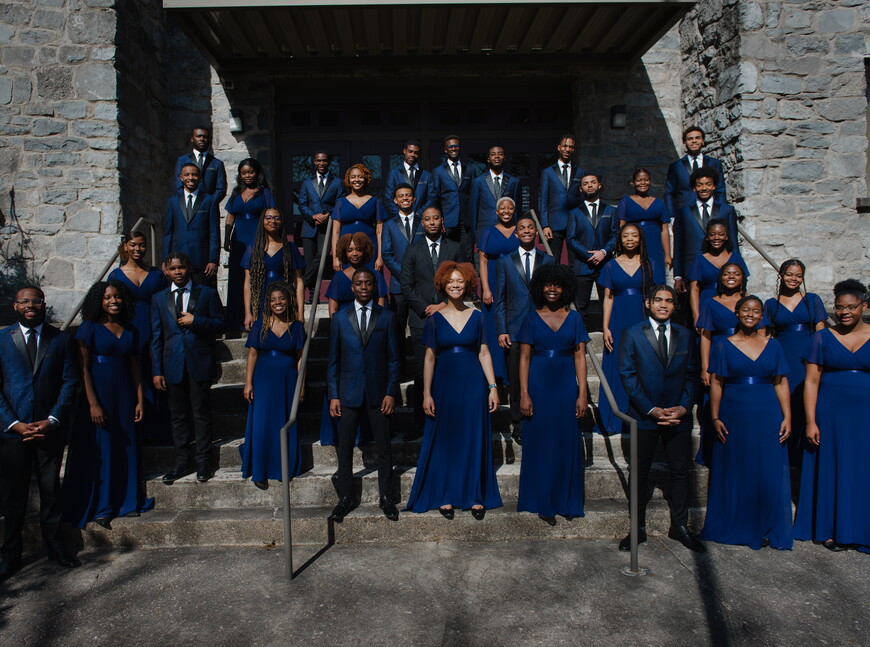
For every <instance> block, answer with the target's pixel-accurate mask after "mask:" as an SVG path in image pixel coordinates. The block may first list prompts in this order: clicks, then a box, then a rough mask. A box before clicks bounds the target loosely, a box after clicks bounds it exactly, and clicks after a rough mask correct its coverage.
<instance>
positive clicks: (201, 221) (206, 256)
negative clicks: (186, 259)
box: [163, 190, 221, 271]
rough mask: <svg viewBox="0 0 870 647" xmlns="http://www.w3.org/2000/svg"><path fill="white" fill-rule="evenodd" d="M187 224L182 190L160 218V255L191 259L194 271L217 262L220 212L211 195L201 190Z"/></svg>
mask: <svg viewBox="0 0 870 647" xmlns="http://www.w3.org/2000/svg"><path fill="white" fill-rule="evenodd" d="M193 209H194V214H193V217H192V218H191V219H190V221H188V220H187V217H186V216H185V211H187V206H186V205H185V203H184V191H179V192H178V193H176V194H175V195H174V196H172V197H171V198H169V199H168V200H167V201H166V212H165V214H164V216H163V255H164V256H166V254H168V253H169V252H174V251H179V252H184V253H185V254H187V255H188V256H190V261H191V263H193V268H194V269H195V270H200V271H201V270H204V269H205V266H206V265H208V264H209V263H217V262H219V261H220V254H221V235H220V221H221V218H220V210H219V209H218V200H216V199H215V198H214V196H212V195H209V194H208V193H206V192H204V191H202V190H200V191H199V193H197V194H196V200H195V201H194V203H193Z"/></svg>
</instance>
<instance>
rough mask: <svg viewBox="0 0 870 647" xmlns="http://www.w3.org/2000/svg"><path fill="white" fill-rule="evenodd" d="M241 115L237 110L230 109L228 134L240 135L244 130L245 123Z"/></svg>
mask: <svg viewBox="0 0 870 647" xmlns="http://www.w3.org/2000/svg"><path fill="white" fill-rule="evenodd" d="M242 116H243V113H242V111H241V110H239V109H238V108H230V132H231V133H240V132H243V131H244V130H245V122H244V119H242Z"/></svg>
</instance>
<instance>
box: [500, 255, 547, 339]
mask: <svg viewBox="0 0 870 647" xmlns="http://www.w3.org/2000/svg"><path fill="white" fill-rule="evenodd" d="M523 251H524V250H522V249H520V250H517V251H515V252H514V253H513V254H507V255H505V256H502V257H501V258H500V259H498V261H497V264H496V267H495V274H496V277H497V278H496V285H498V290H497V291H496V294H495V296H494V303H493V305H494V311H495V330H496V334H499V335H505V334H507V335H510V337H511V340H512V341H513V340H515V339H516V338H517V336H518V335H519V332H520V326H522V325H523V320H524V319H525V318H526V315H528V314H529V312H530V310H531V308H532V298H531V296H530V294H529V282H528V279H527V278H526V269H525V266H524V265H523V259H524V257H523V256H522V252H523ZM534 259H535V260H534V266H533V267H532V273H534V271H535V269H537V268H538V267H540V266H541V265H548V264H550V263H555V262H556V260H555V259H554V258H553V257H552V256H550V255H548V254H545V253H544V252H542V251H541V250H539V249H536V250H535V256H534Z"/></svg>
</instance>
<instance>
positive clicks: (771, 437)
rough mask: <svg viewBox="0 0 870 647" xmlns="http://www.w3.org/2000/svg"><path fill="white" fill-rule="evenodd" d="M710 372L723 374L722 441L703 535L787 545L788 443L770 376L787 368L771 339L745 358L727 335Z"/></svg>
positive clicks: (712, 475)
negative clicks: (754, 356) (782, 434)
mask: <svg viewBox="0 0 870 647" xmlns="http://www.w3.org/2000/svg"><path fill="white" fill-rule="evenodd" d="M711 357H712V359H711V361H710V366H709V371H710V372H711V373H715V374H716V375H717V376H719V377H721V378H723V379H724V381H725V385H724V387H723V392H722V402H721V404H720V406H719V419H720V420H721V421H722V423H723V424H724V425H725V428H726V429H727V430H728V435H727V436H726V438H725V442H724V443H722V442H719V441H718V440H716V441H715V442H714V443H713V464H714V465H715V466H716V469H714V470H712V471H711V473H710V488H709V492H708V495H707V518H706V520H705V522H704V530H703V531H702V532H701V536H702V537H703V538H704V539H707V540H709V541H715V542H718V543H720V544H736V545H742V546H749V547H750V548H755V549H758V548H761V547H762V545H763V541H764V540H765V539H766V540H768V541H769V542H770V546H771V547H773V548H779V549H783V550H787V549H791V547H792V523H791V479H790V476H789V466H788V450H787V449H786V447H785V445H783V444H782V443H780V439H779V431H780V427H781V425H782V419H783V418H782V408H781V407H780V405H779V400H778V399H777V397H776V392H775V387H774V384H773V380H775V379H776V378H777V377H778V376H783V375H786V374H787V373H788V362H787V361H786V357H785V353H784V352H783V350H782V347H781V346H780V345H779V343H778V342H777V341H776V340H775V339H770V340H768V341H767V345H766V346H765V347H764V350H763V351H762V352H761V355H759V356H758V358H757V359H755V360H752V359H750V358H749V357H748V356H747V355H746V354H745V353H743V352H742V351H741V350H740V349H738V348H737V346H735V345H734V344H733V343H731V342H730V341H729V340H728V339H723V340H722V341H719V342H717V346H716V352H715V353H713V354H712V355H711Z"/></svg>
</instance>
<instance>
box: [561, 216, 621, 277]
mask: <svg viewBox="0 0 870 647" xmlns="http://www.w3.org/2000/svg"><path fill="white" fill-rule="evenodd" d="M598 205H599V207H598V208H599V212H598V224H597V225H596V226H594V227H593V226H592V220H591V218H590V216H589V210H588V208H587V207H586V201H585V200H581V201H580V205H579V206H578V207H577V208H576V209H572V210H571V211H570V212H569V213H568V226H567V228H566V235H565V238H566V239H567V241H568V244H569V245H570V246H571V249H572V250H574V274H575V275H577V276H589V275H595V276H597V275H598V274H599V273H600V272H601V268H602V267H604V264H605V263H606V262H607V261H608V260H610V258H611V257H612V256H613V250H614V248H615V247H616V232H617V230H618V229H619V220H617V218H616V208H615V207H612V206H611V205H609V204H604V202H603V201H601V200H600V199H599V201H598ZM593 249H603V250H604V251H605V252H607V256H605V257H604V260H603V261H602V262H600V263H599V264H598V265H595V264H593V263H590V262H589V261H587V260H586V259H588V258H589V250H593Z"/></svg>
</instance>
